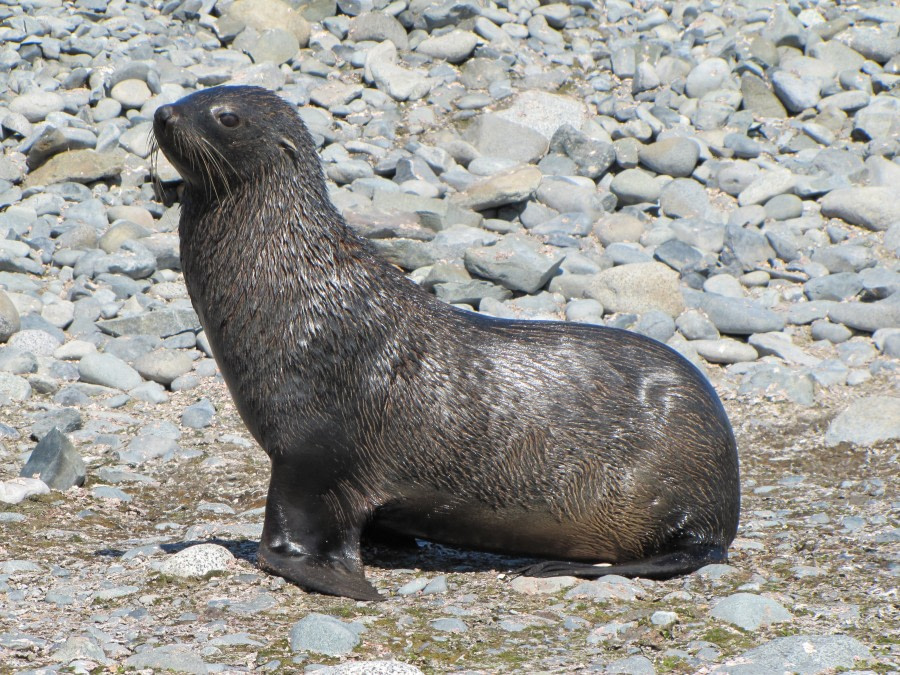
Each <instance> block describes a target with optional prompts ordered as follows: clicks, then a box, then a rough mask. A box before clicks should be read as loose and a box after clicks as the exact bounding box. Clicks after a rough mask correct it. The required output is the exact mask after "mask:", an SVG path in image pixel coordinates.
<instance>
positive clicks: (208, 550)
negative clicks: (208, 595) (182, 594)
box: [159, 544, 234, 579]
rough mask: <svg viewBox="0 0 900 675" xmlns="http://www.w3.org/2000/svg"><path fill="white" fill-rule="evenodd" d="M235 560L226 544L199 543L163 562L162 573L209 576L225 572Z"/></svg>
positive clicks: (174, 575)
mask: <svg viewBox="0 0 900 675" xmlns="http://www.w3.org/2000/svg"><path fill="white" fill-rule="evenodd" d="M233 561H234V556H233V555H232V553H231V551H229V550H228V549H227V548H225V547H224V546H220V545H218V544H197V545H195V546H188V547H187V548H185V549H183V550H181V551H179V552H178V553H176V554H175V555H173V556H172V557H171V558H169V559H167V560H166V561H165V562H163V563H162V564H161V565H160V567H159V571H160V572H161V573H162V574H166V575H168V576H173V577H181V578H185V579H187V578H194V577H200V578H203V577H207V576H208V575H210V574H214V573H215V572H225V571H226V570H227V569H228V567H229V565H230V564H231V563H232V562H233Z"/></svg>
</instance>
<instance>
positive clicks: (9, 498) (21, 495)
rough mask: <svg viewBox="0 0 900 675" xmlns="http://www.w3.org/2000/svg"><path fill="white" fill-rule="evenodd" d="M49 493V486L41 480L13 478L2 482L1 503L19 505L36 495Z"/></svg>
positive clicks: (0, 489) (0, 488) (0, 484)
mask: <svg viewBox="0 0 900 675" xmlns="http://www.w3.org/2000/svg"><path fill="white" fill-rule="evenodd" d="M49 492H50V488H49V486H48V485H47V484H46V483H45V482H44V481H42V480H41V479H39V478H11V479H10V480H6V481H3V482H0V502H4V503H6V504H18V503H19V502H21V501H23V500H25V499H28V498H29V497H33V496H34V495H45V494H47V493H49Z"/></svg>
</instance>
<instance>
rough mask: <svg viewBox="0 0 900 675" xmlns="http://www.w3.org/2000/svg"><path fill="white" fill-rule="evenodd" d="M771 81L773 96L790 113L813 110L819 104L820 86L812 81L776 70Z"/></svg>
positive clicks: (785, 71) (789, 72)
mask: <svg viewBox="0 0 900 675" xmlns="http://www.w3.org/2000/svg"><path fill="white" fill-rule="evenodd" d="M771 79H772V88H773V89H774V90H775V95H776V96H777V97H778V99H779V100H780V101H781V102H782V103H783V104H784V107H785V108H787V109H788V110H789V111H790V112H792V113H799V112H803V111H804V110H806V109H807V108H814V107H815V106H816V103H818V102H819V98H820V96H819V94H820V84H819V82H817V81H816V80H814V79H810V78H806V77H802V76H800V75H797V74H796V73H793V72H791V71H788V70H776V71H775V72H774V73H773V74H772V78H771Z"/></svg>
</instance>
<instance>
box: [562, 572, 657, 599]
mask: <svg viewBox="0 0 900 675" xmlns="http://www.w3.org/2000/svg"><path fill="white" fill-rule="evenodd" d="M642 597H644V589H642V588H641V587H640V586H638V585H637V583H636V582H635V581H633V580H631V579H626V578H625V577H620V576H618V575H616V574H609V575H607V576H605V577H600V578H598V579H595V580H593V581H587V582H584V583H580V584H578V585H577V586H575V587H574V588H572V589H571V590H570V591H569V592H568V593H566V595H565V598H566V600H579V599H588V600H594V601H595V602H609V601H614V602H632V601H634V600H637V599H639V598H642Z"/></svg>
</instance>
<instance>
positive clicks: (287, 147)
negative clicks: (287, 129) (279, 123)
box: [278, 136, 297, 160]
mask: <svg viewBox="0 0 900 675" xmlns="http://www.w3.org/2000/svg"><path fill="white" fill-rule="evenodd" d="M278 145H279V146H280V147H281V149H282V150H284V151H285V152H286V153H287V154H288V155H289V156H290V158H291V159H293V160H296V159H297V146H296V144H295V143H294V141H292V140H291V139H290V138H288V137H287V136H282V137H281V138H280V139H278Z"/></svg>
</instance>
